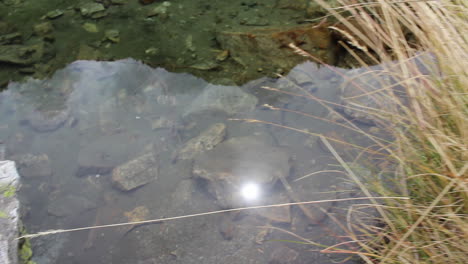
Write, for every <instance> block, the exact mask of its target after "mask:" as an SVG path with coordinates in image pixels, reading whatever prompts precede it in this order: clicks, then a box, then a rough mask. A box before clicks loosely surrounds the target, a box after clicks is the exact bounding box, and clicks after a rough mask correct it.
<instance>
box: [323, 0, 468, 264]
mask: <svg viewBox="0 0 468 264" xmlns="http://www.w3.org/2000/svg"><path fill="white" fill-rule="evenodd" d="M317 2H318V3H320V4H321V5H322V6H323V7H325V8H326V9H328V10H329V11H330V12H331V14H332V15H333V16H334V17H335V18H336V19H337V20H338V21H339V24H340V26H335V27H331V28H332V29H335V30H336V31H337V32H338V33H339V34H342V35H343V39H344V40H343V42H342V44H343V46H344V47H345V48H346V49H347V50H348V51H349V54H353V56H354V57H355V60H356V61H358V62H359V63H360V64H361V66H362V67H367V66H368V64H369V63H372V64H381V63H384V64H383V65H384V66H383V69H382V71H384V72H385V74H386V75H390V76H391V80H392V81H391V83H386V84H384V85H383V88H382V89H379V90H378V91H372V93H370V92H367V94H366V93H365V92H364V93H363V95H362V96H376V97H375V98H379V100H381V101H385V102H386V104H385V105H384V104H382V105H381V107H375V109H369V108H368V107H366V106H362V108H361V110H362V111H367V113H373V112H375V113H376V114H375V122H376V124H377V125H378V126H379V127H380V128H381V130H383V131H385V132H386V133H387V134H389V135H391V137H392V138H393V139H394V140H392V143H390V144H388V142H376V144H378V145H379V147H380V148H381V149H382V150H383V151H384V152H385V153H386V154H387V155H388V161H387V164H388V165H387V166H386V170H388V171H391V174H392V178H393V180H394V181H396V182H398V184H397V188H388V186H385V183H383V182H382V181H381V182H373V183H372V184H373V185H374V186H370V187H366V188H369V189H371V190H372V191H376V192H378V193H379V195H383V196H394V195H395V194H399V195H403V196H407V197H409V198H410V199H409V200H397V199H395V200H385V202H383V203H380V204H378V205H377V204H376V205H375V206H376V207H379V208H380V209H379V214H380V215H379V216H380V217H381V221H382V222H383V224H384V227H375V226H374V227H373V226H366V227H362V226H361V227H360V228H359V230H360V231H361V232H362V230H367V231H365V232H364V233H361V234H359V235H357V234H355V235H353V236H352V237H353V238H354V239H355V240H356V243H359V244H360V248H361V250H362V252H360V253H359V255H360V256H361V258H363V260H365V261H366V262H367V263H466V261H467V259H468V222H467V220H468V217H467V216H468V215H467V213H468V199H467V198H468V197H467V196H468V185H467V183H468V181H467V175H468V122H467V121H468V23H467V22H468V21H467V18H468V2H466V1H458V0H453V1H449V0H437V1H390V0H374V1H370V0H356V1H343V6H342V7H341V8H330V7H329V6H327V4H326V3H325V1H322V0H317ZM344 14H346V16H345V15H344ZM415 58H422V60H418V59H415ZM421 66H423V67H421ZM377 96H378V97H377ZM388 102H394V104H396V106H395V107H394V108H392V109H389V108H388ZM353 107H354V108H356V109H354V110H359V108H360V106H359V104H357V105H354V106H353ZM377 113H378V114H377ZM372 140H374V141H375V140H376V139H375V138H373V139H372ZM355 224H356V223H355ZM356 225H358V224H356Z"/></svg>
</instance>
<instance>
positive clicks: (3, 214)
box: [0, 211, 8, 218]
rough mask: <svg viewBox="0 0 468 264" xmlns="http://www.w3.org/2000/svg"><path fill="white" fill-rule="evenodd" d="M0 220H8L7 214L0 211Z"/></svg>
mask: <svg viewBox="0 0 468 264" xmlns="http://www.w3.org/2000/svg"><path fill="white" fill-rule="evenodd" d="M0 218H8V215H7V213H5V212H4V211H0Z"/></svg>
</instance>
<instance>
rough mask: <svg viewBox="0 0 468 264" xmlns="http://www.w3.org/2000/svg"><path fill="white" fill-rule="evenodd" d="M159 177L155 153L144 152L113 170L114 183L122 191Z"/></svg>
mask: <svg viewBox="0 0 468 264" xmlns="http://www.w3.org/2000/svg"><path fill="white" fill-rule="evenodd" d="M157 177H158V164H157V161H156V158H155V157H154V154H153V153H147V154H144V155H142V156H140V157H138V158H136V159H134V160H131V161H129V162H127V163H124V164H122V165H120V166H118V167H116V168H115V169H114V170H113V171H112V183H114V185H115V186H116V187H117V188H119V189H120V190H122V191H130V190H133V189H135V188H138V187H140V186H143V185H145V184H147V183H149V182H150V181H152V180H155V179H156V178H157Z"/></svg>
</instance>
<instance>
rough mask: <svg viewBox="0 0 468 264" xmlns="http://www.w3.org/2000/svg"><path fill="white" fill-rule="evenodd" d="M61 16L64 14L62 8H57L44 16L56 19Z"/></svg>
mask: <svg viewBox="0 0 468 264" xmlns="http://www.w3.org/2000/svg"><path fill="white" fill-rule="evenodd" d="M61 16H63V11H62V10H60V9H55V10H52V11H49V12H47V14H45V16H44V18H49V19H56V18H59V17H61Z"/></svg>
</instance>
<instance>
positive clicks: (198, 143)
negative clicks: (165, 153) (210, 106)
mask: <svg viewBox="0 0 468 264" xmlns="http://www.w3.org/2000/svg"><path fill="white" fill-rule="evenodd" d="M225 136H226V125H225V124H223V123H216V124H214V125H212V126H211V127H209V128H208V129H207V130H205V131H203V132H202V133H201V134H200V135H198V136H197V137H194V138H192V139H190V140H189V141H188V142H187V143H186V144H185V146H184V147H183V148H182V149H181V150H180V151H179V152H178V153H177V159H181V160H184V159H192V158H194V157H195V156H196V155H198V154H200V153H202V152H205V151H208V150H211V149H213V148H214V147H216V145H218V144H219V143H221V141H223V139H224V137H225Z"/></svg>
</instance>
